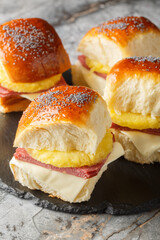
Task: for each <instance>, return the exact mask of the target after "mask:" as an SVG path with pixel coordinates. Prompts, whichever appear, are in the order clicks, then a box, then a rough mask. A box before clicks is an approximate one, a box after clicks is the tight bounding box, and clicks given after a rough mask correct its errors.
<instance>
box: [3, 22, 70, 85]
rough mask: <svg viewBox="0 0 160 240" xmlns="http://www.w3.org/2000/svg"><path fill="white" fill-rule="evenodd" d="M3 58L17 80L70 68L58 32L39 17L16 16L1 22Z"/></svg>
mask: <svg viewBox="0 0 160 240" xmlns="http://www.w3.org/2000/svg"><path fill="white" fill-rule="evenodd" d="M0 61H1V64H2V65H3V68H4V70H5V71H6V73H7V74H8V77H9V80H10V81H11V82H15V83H22V82H24V83H30V82H36V81H39V80H43V79H46V78H49V77H51V76H54V75H56V74H59V73H63V72H65V71H66V70H68V69H69V68H70V60H69V57H68V54H67V53H66V51H65V49H64V47H63V45H62V42H61V40H60V38H59V36H58V34H57V33H56V31H55V30H54V28H53V27H52V26H51V25H50V24H48V23H47V22H46V21H44V20H42V19H40V18H28V19H14V20H12V21H10V22H7V23H5V24H2V25H1V26H0Z"/></svg>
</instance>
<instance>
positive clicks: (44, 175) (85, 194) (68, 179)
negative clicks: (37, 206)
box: [10, 142, 124, 202]
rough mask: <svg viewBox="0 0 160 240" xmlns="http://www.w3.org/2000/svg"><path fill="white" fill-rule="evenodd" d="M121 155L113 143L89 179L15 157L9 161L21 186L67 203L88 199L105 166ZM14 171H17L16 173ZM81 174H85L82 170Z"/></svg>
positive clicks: (116, 143) (117, 145) (121, 149)
mask: <svg viewBox="0 0 160 240" xmlns="http://www.w3.org/2000/svg"><path fill="white" fill-rule="evenodd" d="M123 154H124V150H123V148H122V146H121V145H120V144H119V143H118V142H114V143H113V149H112V152H111V153H110V154H109V156H108V158H107V161H106V162H105V163H104V164H103V166H102V167H101V168H98V167H94V168H93V167H92V170H94V171H95V169H96V168H97V169H99V171H98V173H97V175H95V176H93V177H90V178H84V177H78V176H75V175H73V174H69V173H66V172H65V171H64V172H62V171H55V170H52V169H51V168H46V167H43V166H42V165H39V164H38V165H36V164H33V163H30V162H29V161H28V162H26V161H22V160H19V159H17V158H16V157H13V158H12V160H11V161H10V167H11V170H12V172H13V173H14V175H15V178H16V174H15V173H17V174H18V175H19V177H18V181H19V182H20V183H21V184H22V185H25V186H26V185H27V186H28V187H29V188H31V189H43V190H44V191H45V192H47V193H49V194H51V196H58V197H60V198H62V199H65V200H66V201H69V202H81V201H87V200H88V199H89V198H90V194H91V192H92V191H93V188H94V186H95V184H96V182H97V181H98V180H99V178H100V177H101V175H102V173H103V172H104V171H105V170H106V169H107V165H108V164H109V163H110V162H113V161H114V160H116V159H117V158H119V157H120V156H122V155H123ZM16 169H18V170H17V171H16ZM90 169H91V168H90ZM81 172H82V171H81ZM83 172H85V173H86V171H84V170H83ZM90 172H91V171H90ZM86 189H87V191H86Z"/></svg>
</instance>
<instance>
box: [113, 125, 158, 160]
mask: <svg viewBox="0 0 160 240" xmlns="http://www.w3.org/2000/svg"><path fill="white" fill-rule="evenodd" d="M112 132H113V134H114V137H115V141H118V142H119V143H120V144H121V145H122V147H123V148H124V151H125V154H124V157H125V158H126V159H127V160H129V161H132V162H137V163H141V164H150V163H153V162H160V136H156V135H151V134H145V133H139V132H138V136H137V137H138V138H139V141H137V144H138V145H137V144H135V141H132V140H133V139H132V138H130V136H129V135H128V133H129V134H130V131H129V132H128V133H127V132H126V133H127V134H126V133H125V132H123V131H120V130H116V129H113V130H112ZM131 134H132V131H131ZM141 135H144V136H143V139H142V136H141ZM147 135H148V136H147ZM139 136H140V137H139ZM147 138H148V139H147ZM151 138H152V139H151ZM155 138H156V139H155ZM146 140H149V141H148V142H146ZM151 142H152V144H151Z"/></svg>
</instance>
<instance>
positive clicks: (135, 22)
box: [80, 16, 160, 46]
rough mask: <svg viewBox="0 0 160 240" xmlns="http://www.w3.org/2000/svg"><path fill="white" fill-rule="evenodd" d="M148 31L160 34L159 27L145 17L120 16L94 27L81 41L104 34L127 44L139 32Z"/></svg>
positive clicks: (108, 37) (117, 42) (112, 39)
mask: <svg viewBox="0 0 160 240" xmlns="http://www.w3.org/2000/svg"><path fill="white" fill-rule="evenodd" d="M147 32H155V33H158V34H160V33H159V29H158V27H157V26H156V25H154V24H153V23H152V22H151V21H149V20H148V19H147V18H145V17H134V16H128V17H122V18H120V17H119V18H117V19H113V20H110V21H108V22H104V23H102V24H100V25H99V26H98V27H94V28H92V29H91V30H90V31H88V32H87V33H86V35H85V36H84V37H83V39H82V40H81V43H82V42H83V41H85V39H86V38H90V37H93V36H94V37H95V36H103V37H105V38H107V39H109V40H111V41H113V42H115V43H116V44H120V45H121V46H126V45H127V44H128V41H129V40H130V39H131V38H133V37H134V36H136V35H137V34H138V33H140V34H142V33H147ZM81 43H80V44H81Z"/></svg>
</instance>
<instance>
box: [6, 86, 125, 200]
mask: <svg viewBox="0 0 160 240" xmlns="http://www.w3.org/2000/svg"><path fill="white" fill-rule="evenodd" d="M110 125H111V119H110V116H109V114H108V111H107V106H106V103H105V101H104V100H103V98H102V97H101V96H100V95H99V94H98V93H97V92H95V91H93V90H91V89H89V88H87V87H82V86H81V87H77V86H61V87H57V88H53V89H51V90H50V91H48V92H46V93H44V94H41V95H40V96H39V97H38V98H37V99H35V100H34V101H33V102H32V103H31V104H30V105H29V107H28V108H27V110H26V111H25V112H24V113H23V116H22V118H21V120H20V122H19V126H18V129H17V133H16V138H15V146H17V147H18V148H17V149H16V152H15V154H14V157H13V158H12V160H11V161H10V167H11V170H12V173H13V175H14V177H15V180H18V181H19V182H20V183H21V184H22V185H24V186H27V187H29V188H31V189H39V190H42V191H44V192H46V193H48V194H50V195H51V196H53V197H54V196H56V197H58V198H61V199H63V200H65V201H69V202H81V201H87V200H88V199H89V198H90V196H91V193H92V191H93V189H94V186H95V184H96V182H97V181H98V179H99V178H100V177H101V175H102V173H103V172H104V171H105V170H106V169H107V165H108V164H109V163H110V162H112V161H114V160H115V159H116V158H118V157H120V156H121V155H122V154H123V153H124V151H123V148H122V147H121V145H120V144H119V143H113V135H112V133H111V132H110V130H109V129H108V128H109V127H110ZM112 150H113V151H112Z"/></svg>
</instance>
